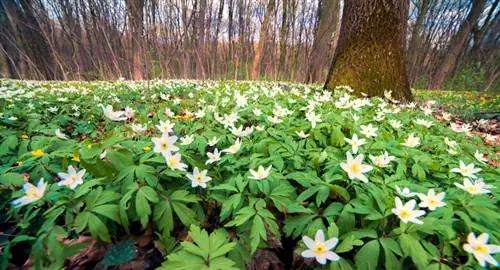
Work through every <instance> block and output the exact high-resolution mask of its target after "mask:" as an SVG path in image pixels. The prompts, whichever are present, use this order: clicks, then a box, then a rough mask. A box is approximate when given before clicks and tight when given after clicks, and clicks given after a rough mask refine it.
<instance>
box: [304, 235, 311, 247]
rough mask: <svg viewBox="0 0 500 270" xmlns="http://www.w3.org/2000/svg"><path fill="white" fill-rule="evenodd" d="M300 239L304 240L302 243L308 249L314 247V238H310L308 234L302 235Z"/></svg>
mask: <svg viewBox="0 0 500 270" xmlns="http://www.w3.org/2000/svg"><path fill="white" fill-rule="evenodd" d="M302 241H304V244H306V246H307V247H308V248H310V249H312V248H314V240H312V239H311V238H310V237H309V236H307V235H304V236H302Z"/></svg>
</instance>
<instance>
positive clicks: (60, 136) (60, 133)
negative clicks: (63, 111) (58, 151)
mask: <svg viewBox="0 0 500 270" xmlns="http://www.w3.org/2000/svg"><path fill="white" fill-rule="evenodd" d="M55 135H56V137H57V138H59V139H63V140H67V139H68V136H67V135H66V134H64V133H62V132H61V130H60V129H56V131H55Z"/></svg>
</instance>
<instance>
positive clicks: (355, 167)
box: [351, 163, 361, 173]
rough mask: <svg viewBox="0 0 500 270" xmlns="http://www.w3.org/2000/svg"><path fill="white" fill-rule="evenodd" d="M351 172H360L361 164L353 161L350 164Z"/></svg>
mask: <svg viewBox="0 0 500 270" xmlns="http://www.w3.org/2000/svg"><path fill="white" fill-rule="evenodd" d="M351 172H353V173H360V172H361V165H360V164H358V163H353V164H352V165H351Z"/></svg>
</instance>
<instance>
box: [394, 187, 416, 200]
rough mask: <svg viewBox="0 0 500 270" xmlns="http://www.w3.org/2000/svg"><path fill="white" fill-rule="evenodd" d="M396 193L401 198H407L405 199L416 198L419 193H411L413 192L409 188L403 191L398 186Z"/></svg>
mask: <svg viewBox="0 0 500 270" xmlns="http://www.w3.org/2000/svg"><path fill="white" fill-rule="evenodd" d="M396 193H397V194H398V195H399V196H401V197H405V198H411V197H414V196H416V195H417V194H418V193H416V192H411V190H410V189H409V188H407V187H404V188H403V189H401V188H400V187H399V186H397V185H396Z"/></svg>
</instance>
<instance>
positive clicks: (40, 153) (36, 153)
mask: <svg viewBox="0 0 500 270" xmlns="http://www.w3.org/2000/svg"><path fill="white" fill-rule="evenodd" d="M31 154H32V155H33V156H35V157H41V156H43V155H44V154H45V153H44V152H43V150H42V149H36V150H33V151H31Z"/></svg>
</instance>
